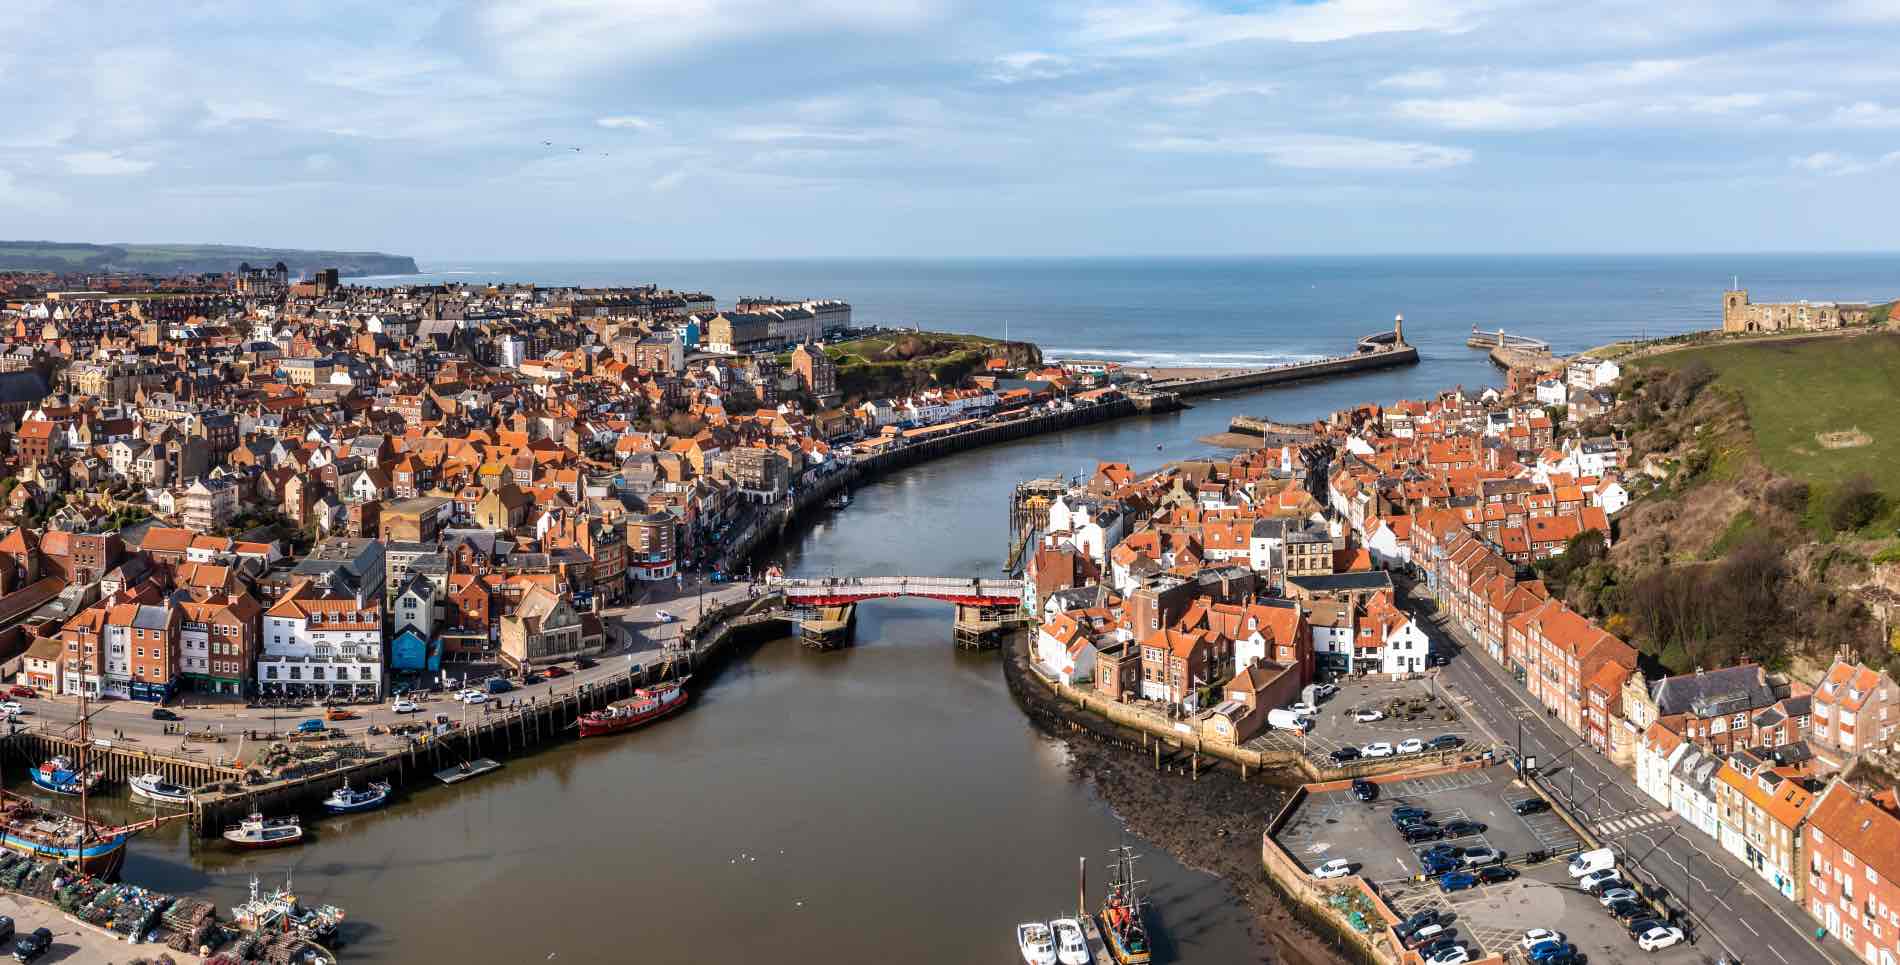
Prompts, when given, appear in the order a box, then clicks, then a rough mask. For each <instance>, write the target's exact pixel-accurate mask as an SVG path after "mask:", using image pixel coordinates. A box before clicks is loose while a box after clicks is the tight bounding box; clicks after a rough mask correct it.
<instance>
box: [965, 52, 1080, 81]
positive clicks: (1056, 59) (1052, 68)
mask: <svg viewBox="0 0 1900 965" xmlns="http://www.w3.org/2000/svg"><path fill="white" fill-rule="evenodd" d="M1080 70H1081V67H1080V66H1078V65H1077V64H1076V62H1075V61H1074V60H1072V59H1070V58H1068V57H1065V56H1063V55H1061V54H1050V53H1044V52H1043V51H1040V50H1022V51H1017V52H1016V53H1013V54H1004V55H1003V56H1001V57H998V58H996V59H995V60H993V61H991V62H990V69H989V71H988V73H986V74H985V75H984V76H986V77H988V78H989V79H991V80H993V81H996V82H998V83H1002V84H1020V83H1022V82H1024V81H1032V80H1055V79H1056V78H1058V77H1067V76H1069V75H1071V74H1074V73H1077V72H1079V71H1080Z"/></svg>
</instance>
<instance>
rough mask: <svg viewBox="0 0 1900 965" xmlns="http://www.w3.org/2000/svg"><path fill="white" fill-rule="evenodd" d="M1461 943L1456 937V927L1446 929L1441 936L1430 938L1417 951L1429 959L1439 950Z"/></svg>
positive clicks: (1446, 949)
mask: <svg viewBox="0 0 1900 965" xmlns="http://www.w3.org/2000/svg"><path fill="white" fill-rule="evenodd" d="M1462 944H1464V942H1463V940H1461V939H1459V938H1458V932H1457V929H1446V930H1445V934H1444V936H1443V937H1440V938H1434V939H1432V940H1431V941H1430V942H1429V943H1427V944H1426V945H1425V946H1424V947H1423V948H1420V949H1419V950H1418V953H1419V954H1420V955H1421V956H1423V957H1424V958H1425V959H1427V960H1430V959H1432V958H1434V957H1436V956H1437V955H1438V953H1439V952H1442V951H1448V950H1449V949H1450V948H1451V947H1452V946H1453V945H1462Z"/></svg>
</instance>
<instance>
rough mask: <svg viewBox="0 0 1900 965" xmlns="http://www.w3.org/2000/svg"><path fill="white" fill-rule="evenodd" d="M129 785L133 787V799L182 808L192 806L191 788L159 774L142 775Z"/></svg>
mask: <svg viewBox="0 0 1900 965" xmlns="http://www.w3.org/2000/svg"><path fill="white" fill-rule="evenodd" d="M127 783H128V784H130V785H131V788H132V796H133V797H140V798H144V799H145V800H147V801H154V802H157V803H159V804H170V805H173V806H176V807H181V808H182V807H190V806H191V789H190V788H185V787H180V786H178V785H176V784H173V783H172V782H170V781H167V780H165V779H164V778H163V777H160V776H158V775H157V774H141V775H139V776H138V777H135V778H133V779H132V780H131V781H129V782H127Z"/></svg>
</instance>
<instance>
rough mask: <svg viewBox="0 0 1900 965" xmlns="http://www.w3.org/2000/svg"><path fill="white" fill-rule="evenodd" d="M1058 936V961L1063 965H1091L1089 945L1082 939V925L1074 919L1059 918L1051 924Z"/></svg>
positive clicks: (1051, 928)
mask: <svg viewBox="0 0 1900 965" xmlns="http://www.w3.org/2000/svg"><path fill="white" fill-rule="evenodd" d="M1049 928H1050V930H1051V931H1054V932H1055V934H1056V960H1057V961H1059V962H1061V963H1062V965H1089V943H1088V941H1087V940H1086V939H1084V938H1083V937H1082V924H1081V923H1080V922H1078V921H1076V920H1075V919H1073V918H1058V919H1056V920H1055V921H1052V922H1050V923H1049Z"/></svg>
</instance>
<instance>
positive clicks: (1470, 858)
mask: <svg viewBox="0 0 1900 965" xmlns="http://www.w3.org/2000/svg"><path fill="white" fill-rule="evenodd" d="M1458 860H1459V862H1460V863H1462V864H1463V865H1464V866H1465V867H1467V868H1482V867H1484V866H1485V865H1488V864H1497V863H1498V862H1500V861H1503V860H1504V855H1503V854H1502V853H1500V852H1498V851H1497V850H1495V849H1493V848H1466V849H1465V853H1464V856H1463V857H1461V858H1459V859H1458Z"/></svg>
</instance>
